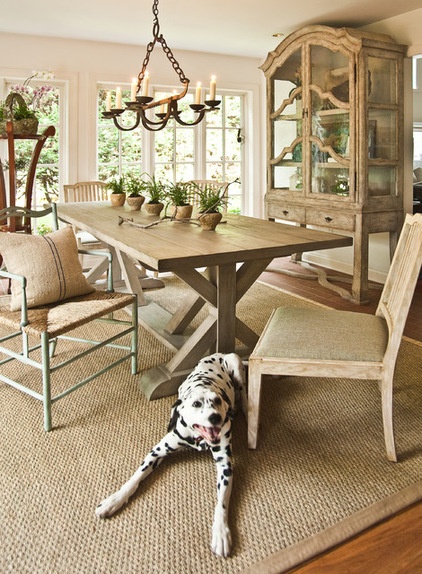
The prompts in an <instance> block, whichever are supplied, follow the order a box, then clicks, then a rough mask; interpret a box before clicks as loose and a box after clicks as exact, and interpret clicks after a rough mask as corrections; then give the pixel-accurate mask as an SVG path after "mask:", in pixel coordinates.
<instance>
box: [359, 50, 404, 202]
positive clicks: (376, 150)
mask: <svg viewBox="0 0 422 574" xmlns="http://www.w3.org/2000/svg"><path fill="white" fill-rule="evenodd" d="M397 65H398V64H397V60H395V59H393V58H385V57H383V58H382V57H376V56H370V55H369V56H368V57H367V59H366V67H367V86H366V89H367V94H368V112H367V118H366V130H367V137H366V139H367V141H368V149H367V150H366V149H364V150H362V153H367V157H368V179H367V187H368V196H369V197H373V196H395V195H397V194H398V189H397V181H398V153H399V151H398V121H399V118H398V109H399V108H398V95H397V83H396V81H395V79H396V78H397Z"/></svg>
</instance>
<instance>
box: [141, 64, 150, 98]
mask: <svg viewBox="0 0 422 574" xmlns="http://www.w3.org/2000/svg"><path fill="white" fill-rule="evenodd" d="M148 92H149V72H148V70H147V71H146V72H145V75H144V79H143V80H142V95H143V96H148Z"/></svg>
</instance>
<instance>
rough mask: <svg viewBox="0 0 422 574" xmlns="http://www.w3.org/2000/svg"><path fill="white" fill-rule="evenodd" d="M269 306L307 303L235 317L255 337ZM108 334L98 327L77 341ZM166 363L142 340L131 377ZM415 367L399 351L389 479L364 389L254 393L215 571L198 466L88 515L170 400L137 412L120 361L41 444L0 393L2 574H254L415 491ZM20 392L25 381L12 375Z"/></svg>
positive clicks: (133, 383) (239, 434) (148, 439)
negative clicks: (114, 509) (101, 513)
mask: <svg viewBox="0 0 422 574" xmlns="http://www.w3.org/2000/svg"><path fill="white" fill-rule="evenodd" d="M166 283H167V286H166V288H165V289H163V290H160V291H156V292H153V293H151V295H150V296H151V298H155V299H156V300H159V301H160V302H161V303H162V304H163V305H166V306H167V307H168V308H169V309H170V310H171V309H172V308H174V306H175V305H176V304H177V302H178V301H180V299H181V297H182V295H183V294H184V293H186V291H185V290H183V289H182V288H181V283H180V282H178V281H177V280H175V279H172V278H166ZM279 305H287V306H304V305H312V303H310V302H307V301H305V300H302V299H299V298H297V297H293V296H290V295H288V294H286V293H284V292H281V291H279V290H276V289H273V288H270V287H268V286H265V285H262V284H259V283H256V284H255V285H254V286H253V287H252V288H251V289H250V291H249V292H248V293H247V294H246V295H245V297H244V298H243V299H242V300H241V301H240V303H239V305H238V315H239V316H240V318H241V319H242V320H244V321H245V322H246V323H247V324H248V325H249V326H250V327H251V328H253V329H255V330H256V331H257V332H260V331H261V330H262V328H263V326H264V325H265V323H266V321H267V319H268V317H269V315H270V313H271V311H272V309H273V308H274V307H276V306H279ZM108 328H109V327H106V326H104V325H98V324H96V326H95V327H90V335H92V336H93V337H95V335H96V333H97V332H98V331H101V330H103V329H108ZM345 328H347V325H346V326H345ZM84 329H85V328H84ZM79 332H84V333H85V334H87V333H86V331H85V330H82V329H79ZM352 343H353V342H352V341H351V344H352ZM72 345H73V344H71V343H62V347H61V346H60V345H59V347H58V352H59V353H60V355H61V356H66V354H69V355H71V354H72V353H73V346H72ZM110 352H114V351H110V350H107V349H105V350H102V351H101V352H100V353H99V356H98V355H97V358H95V359H93V358H88V359H86V360H85V362H84V364H83V365H82V366H81V367H78V368H81V369H83V370H86V371H87V372H88V371H89V369H90V367H91V366H92V364H93V362H95V365H96V366H99V365H101V364H102V363H103V362H105V360H106V357H107V355H108V354H109V353H110ZM116 352H117V351H116ZM170 357H171V351H169V350H168V349H166V348H165V347H164V346H163V345H162V344H161V343H159V342H158V341H157V340H156V339H155V338H153V337H152V336H151V335H149V334H148V333H146V332H145V330H144V329H142V328H140V338H139V364H140V369H141V371H143V370H146V369H148V368H150V367H153V366H155V365H157V364H159V363H162V362H165V361H167V360H168V359H169V358H170ZM421 365H422V348H421V346H420V345H418V344H415V343H412V342H411V341H408V340H404V341H403V343H402V345H401V348H400V354H399V358H398V364H397V372H396V378H395V393H394V419H395V433H396V443H397V451H398V456H399V462H398V463H396V464H394V463H390V462H388V461H387V460H386V457H385V451H384V438H383V430H382V420H381V406H380V395H379V391H378V386H377V384H376V383H375V382H374V383H372V382H369V383H368V382H361V381H352V380H347V379H332V380H330V379H322V378H320V379H310V378H291V377H286V378H283V379H280V378H268V379H267V380H266V381H265V384H264V388H263V396H262V407H261V408H262V411H261V412H262V416H261V429H260V435H259V443H258V449H257V450H256V451H249V450H248V448H247V437H246V434H247V426H246V421H245V419H244V418H243V415H242V414H240V413H239V414H238V415H237V417H236V419H235V421H234V425H233V426H234V431H233V451H234V459H235V468H234V488H233V494H232V499H231V518H230V523H231V528H232V534H233V553H232V556H231V557H230V558H228V559H221V558H217V557H215V556H214V555H213V554H212V552H211V549H210V540H211V525H212V520H213V510H214V504H215V499H216V475H215V468H214V463H213V460H212V457H211V455H210V454H209V453H197V452H194V451H184V452H181V453H176V454H175V455H173V456H172V457H170V458H168V459H167V460H166V461H165V462H164V463H163V464H162V465H161V466H160V467H159V468H158V469H157V470H156V471H155V472H154V473H153V474H152V475H151V476H150V477H149V478H148V479H147V480H146V481H145V482H143V483H142V484H141V486H140V488H139V489H138V492H137V493H136V495H135V496H134V497H133V498H132V499H131V500H130V502H129V504H128V505H127V506H126V507H125V508H124V509H123V510H122V511H120V512H119V513H118V514H116V515H115V516H114V517H112V518H111V519H106V520H101V519H98V518H96V517H95V515H94V510H95V507H96V505H97V504H98V503H99V502H100V501H101V500H102V499H103V498H105V497H106V496H108V495H109V494H111V493H112V492H114V491H115V490H116V489H117V488H119V487H120V486H121V485H122V484H123V483H124V482H125V481H126V480H127V479H129V478H130V476H131V475H132V474H133V472H134V471H135V469H136V468H137V467H138V466H139V464H140V462H141V460H142V459H143V457H144V456H145V455H146V454H147V452H148V451H149V450H150V449H151V447H152V446H153V445H154V444H155V443H156V442H158V440H159V439H160V438H161V437H162V436H163V435H164V433H165V432H166V427H167V423H168V420H169V415H170V409H171V405H172V404H173V402H174V400H175V397H174V396H172V397H167V398H164V399H159V400H156V401H151V402H148V401H147V400H146V399H145V398H144V397H143V396H142V395H141V394H140V392H139V391H138V387H137V377H134V376H132V375H131V374H130V364H129V362H128V361H126V362H125V363H124V364H122V365H119V367H117V368H116V369H114V370H112V371H111V372H109V373H107V374H105V375H103V376H101V377H99V378H98V379H96V380H94V381H92V382H91V383H89V384H88V385H86V386H85V387H83V388H82V389H79V390H78V391H76V392H74V393H72V394H70V395H69V396H67V397H66V398H64V399H62V400H60V401H59V402H58V403H56V404H55V405H53V428H54V430H53V431H52V432H50V433H45V432H44V431H43V428H42V405H41V403H39V402H38V401H35V400H34V399H33V398H31V397H28V396H26V395H24V394H23V393H20V392H18V391H16V390H15V389H12V388H10V387H8V386H7V385H5V384H3V383H0V402H1V417H0V437H1V438H0V440H1V449H0V523H1V524H0V526H1V539H2V540H1V545H0V572H1V573H7V572H11V573H13V574H98V573H101V574H135V573H142V574H209V573H212V574H220V573H221V574H226V573H227V574H232V573H237V572H242V571H243V570H246V569H249V571H250V572H253V571H254V567H253V565H254V564H255V563H257V562H259V561H261V560H263V559H264V558H265V557H268V556H269V555H271V554H273V553H277V552H279V551H286V552H288V550H289V548H294V547H295V545H297V544H298V543H299V544H300V543H301V542H303V541H306V540H308V539H310V538H311V537H313V536H314V535H317V534H318V533H321V531H324V530H325V529H330V528H331V527H335V525H337V524H338V523H340V522H341V521H344V520H346V519H348V517H351V516H353V515H355V513H358V512H360V511H362V510H364V509H367V508H368V507H371V505H374V504H377V503H379V501H382V500H383V499H385V498H386V497H389V496H393V495H395V494H396V493H400V491H402V490H403V489H408V488H412V487H413V485H418V483H419V486H420V480H421V476H422V441H421V437H422V417H421V416H420V413H421V412H422V387H421V374H422V366H421ZM8 368H11V367H8ZM13 369H16V367H13ZM74 369H75V367H74V366H72V367H70V368H69V369H68V370H67V371H66V372H62V374H61V375H60V377H59V380H58V381H56V382H55V383H54V385H55V389H60V387H61V386H62V385H65V386H67V385H68V383H69V381H71V380H72V377H73V374H74ZM19 376H21V377H22V378H24V379H25V381H26V382H27V381H28V379H29V380H32V379H34V378H33V376H32V375H28V373H27V370H26V369H25V368H20V367H19ZM33 384H34V386H35V387H37V386H39V381H37V380H35V379H34V380H33ZM256 571H257V572H261V571H262V570H260V569H256ZM277 571H280V572H281V571H283V570H282V565H280V569H279V570H277Z"/></svg>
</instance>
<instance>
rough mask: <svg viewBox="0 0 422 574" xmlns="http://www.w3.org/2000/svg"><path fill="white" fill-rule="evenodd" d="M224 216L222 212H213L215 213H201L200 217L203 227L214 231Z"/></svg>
mask: <svg viewBox="0 0 422 574" xmlns="http://www.w3.org/2000/svg"><path fill="white" fill-rule="evenodd" d="M222 217H223V214H222V213H219V212H213V213H201V214H200V215H199V217H198V219H199V223H200V224H201V227H202V229H205V230H206V231H214V229H215V228H216V227H217V225H218V224H219V223H220V221H221V218H222Z"/></svg>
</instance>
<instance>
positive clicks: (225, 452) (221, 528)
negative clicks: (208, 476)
mask: <svg viewBox="0 0 422 574" xmlns="http://www.w3.org/2000/svg"><path fill="white" fill-rule="evenodd" d="M239 403H240V406H241V408H242V410H243V412H244V414H245V416H246V413H247V398H246V389H245V373H244V367H243V364H242V361H241V359H240V357H239V356H238V355H236V354H235V353H231V354H226V355H224V354H222V353H215V354H214V355H210V356H208V357H205V358H204V359H202V360H201V361H200V362H199V363H198V365H197V366H196V367H195V369H194V370H193V371H192V372H191V373H190V375H189V376H188V377H187V378H186V379H185V381H184V382H183V383H182V384H181V385H180V387H179V392H178V399H177V401H176V402H175V404H174V405H173V407H172V410H171V418H170V423H169V426H168V432H167V434H166V435H165V436H164V437H163V438H162V439H161V440H160V442H158V443H157V444H156V445H155V447H154V448H153V449H152V450H151V451H150V452H149V454H148V455H147V456H146V458H145V459H144V460H143V462H142V463H141V465H140V466H139V468H138V469H137V471H136V472H135V473H134V475H133V476H132V477H131V478H130V479H129V480H128V481H127V482H126V483H125V484H124V485H123V486H122V487H121V488H120V490H118V491H117V492H115V493H114V494H112V495H111V496H109V497H108V498H106V499H105V500H103V502H101V503H100V504H99V505H98V507H97V509H96V515H97V516H99V517H101V518H106V517H109V516H111V515H112V514H114V513H115V512H116V511H117V510H119V508H121V507H122V506H123V505H125V504H126V503H127V502H128V500H129V498H130V497H131V496H132V495H133V494H134V493H135V491H136V490H137V488H138V486H139V484H140V483H141V482H142V481H143V480H144V479H145V478H146V477H147V476H149V475H150V474H151V473H152V471H153V470H154V469H155V468H157V466H158V465H159V464H160V463H161V462H162V461H163V459H164V457H166V456H167V455H169V454H171V453H173V452H175V451H177V450H179V449H180V448H186V447H190V448H193V449H196V450H199V451H206V450H209V451H211V454H212V456H213V458H214V461H215V463H216V468H217V504H216V506H215V511H214V523H213V527H212V543H211V547H212V550H213V552H214V553H215V554H216V555H218V556H223V557H227V556H228V555H229V554H230V550H231V534H230V528H229V524H228V510H229V501H230V494H231V489H232V479H233V468H232V466H233V463H232V451H231V423H232V419H233V416H234V413H235V409H236V406H237V404H239Z"/></svg>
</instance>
